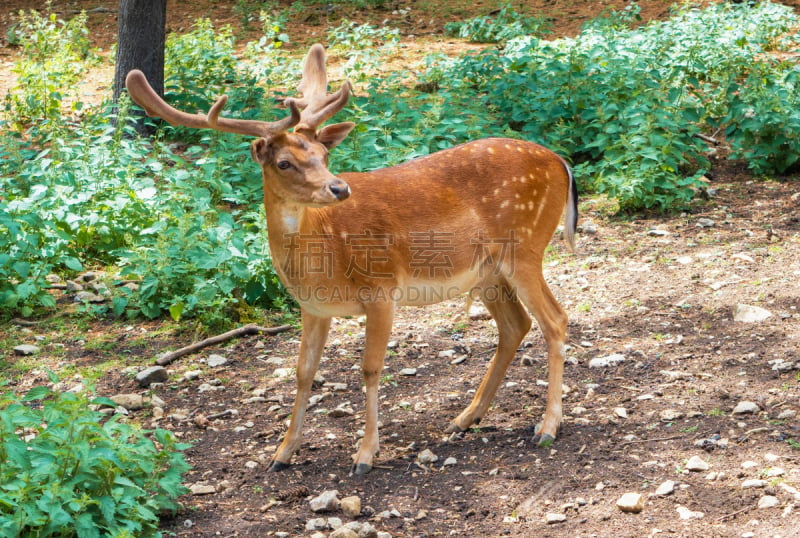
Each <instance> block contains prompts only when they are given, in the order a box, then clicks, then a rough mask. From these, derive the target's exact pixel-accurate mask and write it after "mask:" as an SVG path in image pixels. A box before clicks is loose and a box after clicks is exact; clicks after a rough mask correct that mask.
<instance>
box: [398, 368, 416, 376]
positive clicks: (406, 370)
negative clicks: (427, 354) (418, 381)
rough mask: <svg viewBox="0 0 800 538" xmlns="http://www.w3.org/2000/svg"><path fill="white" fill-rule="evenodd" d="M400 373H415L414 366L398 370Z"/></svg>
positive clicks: (412, 374)
mask: <svg viewBox="0 0 800 538" xmlns="http://www.w3.org/2000/svg"><path fill="white" fill-rule="evenodd" d="M400 375H407V376H414V375H417V369H416V368H403V369H402V370H400Z"/></svg>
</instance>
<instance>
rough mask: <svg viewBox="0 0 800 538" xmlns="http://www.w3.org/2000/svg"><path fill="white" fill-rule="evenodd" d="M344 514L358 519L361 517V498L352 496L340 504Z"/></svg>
mask: <svg viewBox="0 0 800 538" xmlns="http://www.w3.org/2000/svg"><path fill="white" fill-rule="evenodd" d="M339 504H340V507H341V509H342V513H343V514H344V515H346V516H348V517H358V516H359V515H361V497H358V496H357V495H351V496H350V497H345V498H344V499H342V500H341V501H340V502H339Z"/></svg>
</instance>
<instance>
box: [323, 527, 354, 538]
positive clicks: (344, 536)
mask: <svg viewBox="0 0 800 538" xmlns="http://www.w3.org/2000/svg"><path fill="white" fill-rule="evenodd" d="M328 538H358V533H357V532H356V531H354V530H353V529H351V528H349V527H346V526H345V527H339V528H338V529H336V530H335V531H333V532H332V533H330V535H329V536H328Z"/></svg>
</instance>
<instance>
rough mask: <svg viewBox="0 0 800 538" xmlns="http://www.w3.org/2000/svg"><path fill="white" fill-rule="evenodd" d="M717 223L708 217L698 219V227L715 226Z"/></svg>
mask: <svg viewBox="0 0 800 538" xmlns="http://www.w3.org/2000/svg"><path fill="white" fill-rule="evenodd" d="M715 224H716V223H715V222H714V221H713V220H711V219H707V218H700V219H697V227H698V228H713V227H714V225H715Z"/></svg>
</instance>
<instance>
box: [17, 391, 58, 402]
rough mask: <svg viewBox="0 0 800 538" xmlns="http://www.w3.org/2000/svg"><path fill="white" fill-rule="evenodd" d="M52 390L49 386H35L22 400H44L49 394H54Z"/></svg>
mask: <svg viewBox="0 0 800 538" xmlns="http://www.w3.org/2000/svg"><path fill="white" fill-rule="evenodd" d="M52 392H53V391H51V390H50V389H49V388H47V387H33V388H32V389H31V390H29V391H28V392H27V393H26V394H25V396H23V398H22V401H23V402H33V401H36V400H43V399H44V398H47V397H48V396H50V394H52Z"/></svg>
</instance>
